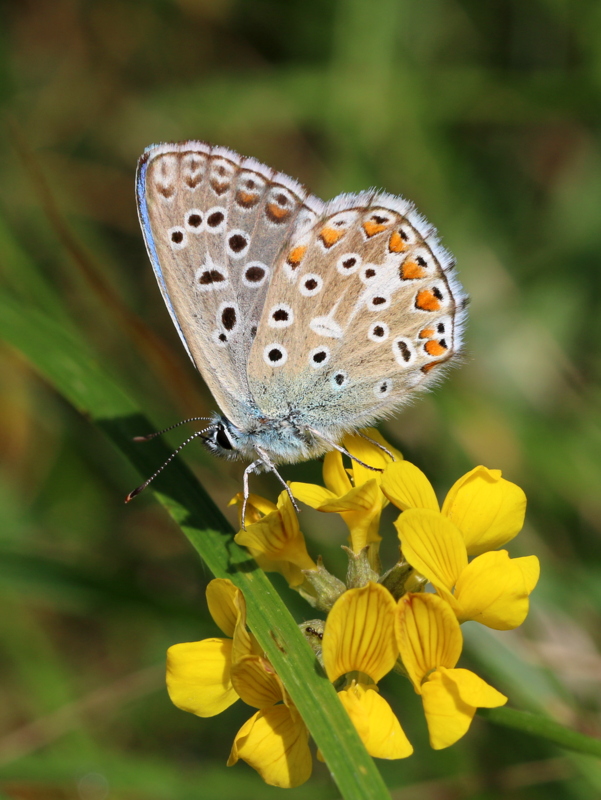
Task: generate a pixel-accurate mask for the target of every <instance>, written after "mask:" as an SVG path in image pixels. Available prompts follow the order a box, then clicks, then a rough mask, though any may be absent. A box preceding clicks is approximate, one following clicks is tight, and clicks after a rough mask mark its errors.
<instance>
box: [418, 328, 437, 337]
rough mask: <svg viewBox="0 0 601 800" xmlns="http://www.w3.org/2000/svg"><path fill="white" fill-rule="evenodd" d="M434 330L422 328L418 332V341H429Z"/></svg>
mask: <svg viewBox="0 0 601 800" xmlns="http://www.w3.org/2000/svg"><path fill="white" fill-rule="evenodd" d="M434 332H435V331H434V328H424V329H423V330H421V331H420V332H419V338H420V339H429V338H430V337H432V336H434Z"/></svg>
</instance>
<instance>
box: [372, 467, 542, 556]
mask: <svg viewBox="0 0 601 800" xmlns="http://www.w3.org/2000/svg"><path fill="white" fill-rule="evenodd" d="M382 491H383V492H384V494H385V495H386V497H388V499H389V500H390V501H391V502H392V503H394V504H395V506H397V507H398V508H400V509H401V511H406V510H407V509H409V508H423V509H429V510H430V511H439V510H440V508H439V505H438V500H437V499H436V495H435V494H434V489H433V488H432V484H431V483H430V481H429V480H428V479H427V478H426V476H425V475H424V473H423V472H422V471H421V470H420V469H418V468H417V467H416V466H415V465H414V464H410V463H409V462H408V461H399V462H395V463H394V464H390V465H389V466H388V467H387V469H386V471H385V472H384V475H383V478H382ZM442 513H443V515H444V516H445V517H448V519H450V520H451V521H452V522H454V523H455V525H456V526H457V527H458V528H459V530H460V531H461V533H462V535H463V539H464V541H465V546H466V548H467V553H468V555H470V556H477V555H480V554H481V553H484V552H486V551H487V550H495V549H496V548H497V547H501V546H502V545H504V544H506V543H507V542H509V541H511V539H513V538H514V536H516V535H517V534H518V533H519V532H520V531H521V529H522V526H523V525H524V515H525V513H526V495H525V494H524V492H523V491H522V489H520V487H519V486H516V484H515V483H511V482H510V481H506V480H505V479H504V478H503V477H502V473H501V470H500V469H487V468H486V467H481V466H480V467H475V468H474V469H473V470H471V471H470V472H468V473H467V474H465V475H464V476H463V477H461V478H459V480H458V481H456V482H455V483H454V484H453V486H452V487H451V489H450V491H449V493H448V494H447V496H446V498H445V501H444V503H443V506H442Z"/></svg>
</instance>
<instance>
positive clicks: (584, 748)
mask: <svg viewBox="0 0 601 800" xmlns="http://www.w3.org/2000/svg"><path fill="white" fill-rule="evenodd" d="M478 715H479V716H481V717H484V719H487V720H488V721H489V722H492V723H493V724H494V725H504V726H505V727H506V728H514V729H515V730H519V731H523V732H524V733H528V734H530V735H531V736H538V737H539V739H547V741H549V742H553V743H554V744H558V745H559V746H560V747H565V748H566V750H574V751H576V752H577V753H586V754H587V755H590V756H597V757H598V758H601V739H593V738H592V737H591V736H586V734H584V733H578V731H572V730H570V729H569V728H565V727H564V726H563V725H561V724H560V723H559V722H555V721H554V720H551V719H548V718H547V717H543V716H542V715H541V714H532V713H530V712H529V711H518V710H517V709H515V708H506V707H505V706H503V707H501V708H479V709H478Z"/></svg>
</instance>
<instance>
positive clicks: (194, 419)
mask: <svg viewBox="0 0 601 800" xmlns="http://www.w3.org/2000/svg"><path fill="white" fill-rule="evenodd" d="M211 419H213V417H190V418H189V419H183V420H182V421H181V422H176V423H175V425H170V426H169V427H168V428H163V430H162V431H156V433H148V434H146V436H134V438H133V439H132V441H133V442H149V441H150V440H151V439H154V437H155V436H162V435H163V434H164V433H167V431H172V430H173V429H174V428H179V426H180V425H185V424H186V422H197V421H198V420H203V421H204V422H207V421H208V420H211ZM207 430H208V429H207Z"/></svg>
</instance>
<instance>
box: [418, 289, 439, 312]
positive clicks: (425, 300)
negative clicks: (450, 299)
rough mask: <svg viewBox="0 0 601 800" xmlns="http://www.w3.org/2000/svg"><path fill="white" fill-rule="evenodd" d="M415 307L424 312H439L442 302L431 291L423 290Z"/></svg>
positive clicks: (419, 293)
mask: <svg viewBox="0 0 601 800" xmlns="http://www.w3.org/2000/svg"><path fill="white" fill-rule="evenodd" d="M415 307H416V308H421V310H422V311H439V310H440V300H439V299H438V297H436V295H435V294H434V292H433V291H432V290H431V289H422V290H421V291H419V292H418V293H417V297H416V298H415Z"/></svg>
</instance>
